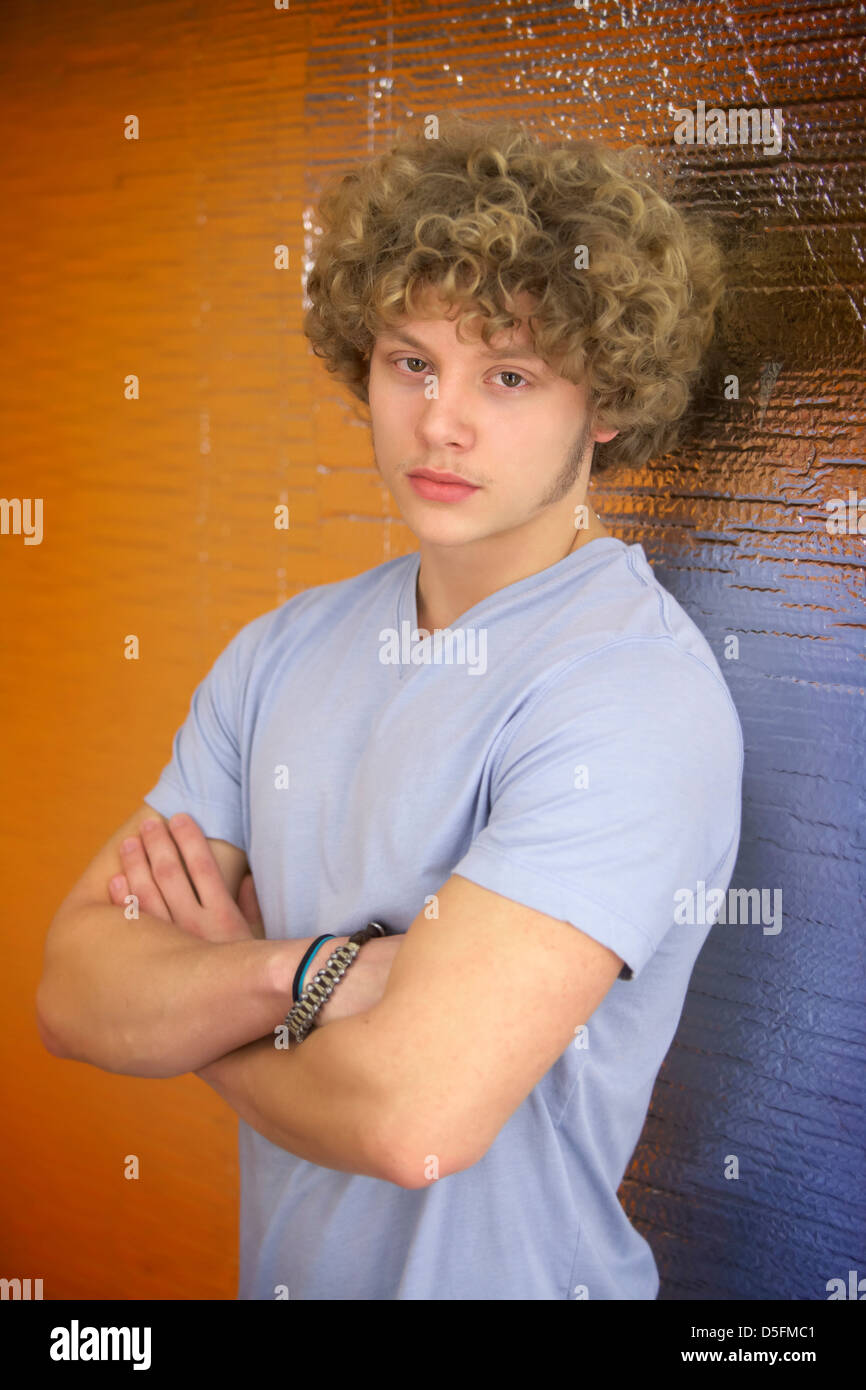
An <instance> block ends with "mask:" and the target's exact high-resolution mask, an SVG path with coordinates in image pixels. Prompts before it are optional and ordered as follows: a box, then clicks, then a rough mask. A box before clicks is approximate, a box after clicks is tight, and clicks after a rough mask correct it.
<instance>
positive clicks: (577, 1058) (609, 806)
mask: <svg viewBox="0 0 866 1390" xmlns="http://www.w3.org/2000/svg"><path fill="white" fill-rule="evenodd" d="M418 568H419V554H418V553H417V552H413V553H412V554H409V555H405V556H401V557H400V558H399V559H396V560H390V561H388V562H387V563H386V564H383V565H378V566H377V567H376V568H374V569H371V570H368V571H366V572H365V573H363V574H359V575H357V576H356V577H355V578H352V579H345V580H342V581H339V582H337V583H332V584H324V585H319V586H317V587H315V588H312V589H307V590H305V591H303V592H302V593H299V594H297V595H295V596H294V597H293V598H291V599H289V600H288V601H287V602H285V603H283V604H281V605H280V607H278V608H276V609H274V610H272V611H270V612H268V613H264V614H262V615H261V616H260V617H258V618H256V619H254V620H253V621H252V622H250V623H248V624H247V625H246V626H245V627H243V628H242V629H241V630H240V631H239V632H238V633H237V635H236V636H235V637H234V638H233V640H232V641H231V642H229V644H228V646H227V647H226V648H225V649H224V651H223V652H222V653H221V654H220V656H219V657H218V658H217V660H216V661H215V663H214V665H213V667H212V668H211V670H210V672H209V673H208V674H207V676H206V677H205V678H204V680H203V681H202V682H201V684H200V685H199V686H198V688H197V689H196V691H195V693H194V695H193V698H192V704H191V709H190V713H189V715H188V717H187V719H186V722H185V723H184V724H183V725H182V727H181V728H180V729H179V730H178V732H177V734H176V736H175V739H174V746H173V757H172V760H171V762H170V763H169V764H168V766H167V767H166V768H165V770H164V771H163V773H162V775H161V777H160V779H159V781H158V783H157V784H156V786H155V787H154V788H152V790H151V791H149V792H148V793H147V794H146V796H145V798H144V799H145V800H146V801H147V802H148V803H149V804H150V805H151V806H153V807H154V808H155V809H156V810H157V811H159V812H160V813H161V814H162V815H164V816H171V815H174V813H175V812H177V811H186V812H188V813H189V814H190V815H192V816H193V817H194V818H195V820H196V821H197V822H198V824H199V825H200V826H201V828H202V830H203V831H204V833H205V835H207V836H209V837H214V838H218V839H223V840H228V841H229V842H231V843H232V844H235V845H238V846H240V847H241V848H243V849H244V850H245V851H246V854H247V858H248V860H249V863H250V867H251V869H252V873H253V877H254V881H255V885H256V891H257V894H258V898H259V902H260V904H261V908H262V915H263V918H264V922H265V926H266V932H267V936H268V937H269V938H287V937H290V938H291V937H294V938H300V937H314V936H318V935H319V934H320V933H322V932H333V933H334V934H335V935H344V934H349V933H351V932H353V931H357V930H358V929H359V928H360V927H363V926H364V925H365V924H366V923H367V922H368V921H370V920H371V919H376V920H381V921H384V922H386V923H387V924H388V925H389V926H390V927H391V928H393V929H395V930H397V931H400V932H404V931H406V930H408V928H409V927H410V925H411V923H412V922H413V921H414V919H415V918H416V917H417V916H418V915H419V913H421V912H422V911H423V910H424V908H425V904H426V902H427V901H428V897H429V895H431V894H435V893H437V892H438V890H439V889H440V888H441V887H442V885H443V884H444V883H445V882H446V880H447V879H448V878H449V877H450V876H451V875H452V874H454V873H458V874H461V875H463V877H464V878H468V879H471V880H472V881H473V882H475V883H478V884H480V885H481V886H482V887H484V888H489V889H492V890H493V891H494V892H496V893H500V894H502V895H503V896H504V897H507V898H511V899H513V900H515V901H516V902H519V903H523V904H525V905H526V906H528V907H531V908H536V909H537V910H538V911H540V912H544V913H547V914H549V915H550V916H551V917H555V918H557V919H560V920H563V921H565V922H569V923H571V924H572V925H574V926H575V927H578V928H579V929H580V930H581V931H584V932H586V933H588V934H589V935H590V936H592V937H594V938H595V939H596V940H597V941H600V942H602V943H603V944H604V945H605V946H608V947H610V948H611V949H612V950H613V951H615V952H616V953H617V954H618V955H620V956H621V957H622V958H623V960H624V961H625V966H624V967H623V971H622V972H621V977H620V978H619V979H618V980H616V982H615V983H614V985H613V987H612V988H611V990H610V992H609V993H608V995H607V996H606V997H605V999H604V1000H603V1002H602V1004H601V1005H600V1006H599V1008H598V1009H597V1010H596V1012H595V1013H594V1014H593V1015H592V1017H591V1019H590V1020H589V1023H588V1026H587V1028H586V1029H585V1030H583V1031H582V1032H578V1033H577V1034H576V1035H575V1039H574V1041H573V1042H570V1043H569V1045H568V1047H567V1048H566V1050H565V1052H564V1053H563V1054H562V1056H561V1057H560V1058H559V1060H558V1061H557V1062H556V1063H555V1064H554V1065H553V1066H552V1067H551V1068H550V1070H549V1071H548V1072H547V1073H546V1075H545V1076H544V1077H543V1078H542V1079H541V1081H540V1082H539V1083H538V1085H537V1086H536V1087H535V1088H534V1089H533V1090H532V1091H531V1092H530V1094H529V1095H528V1096H527V1098H526V1100H525V1101H524V1102H523V1103H522V1105H520V1106H519V1108H518V1109H517V1110H516V1111H515V1113H514V1114H513V1115H512V1116H511V1118H510V1119H509V1120H508V1122H507V1123H506V1125H505V1126H504V1128H503V1129H502V1130H501V1132H500V1133H499V1135H498V1136H497V1138H496V1140H495V1141H494V1143H493V1145H492V1146H491V1148H490V1149H489V1150H488V1152H487V1154H486V1155H485V1156H484V1158H483V1159H482V1160H481V1161H480V1162H479V1163H476V1164H475V1165H474V1166H473V1167H471V1168H468V1169H465V1170H464V1171H462V1172H459V1173H455V1174H453V1175H452V1176H450V1177H446V1178H443V1179H440V1180H439V1181H436V1182H431V1183H430V1185H429V1187H426V1188H424V1189H419V1190H407V1189H404V1188H401V1187H398V1186H396V1185H394V1184H392V1183H389V1182H384V1181H380V1180H378V1179H375V1178H369V1177H364V1176H354V1175H352V1174H348V1173H339V1172H335V1171H333V1170H331V1169H328V1168H322V1167H319V1166H318V1165H317V1164H313V1163H309V1162H307V1161H306V1160H304V1159H301V1158H297V1157H295V1156H294V1155H293V1154H290V1153H287V1152H286V1151H285V1150H284V1149H280V1148H278V1147H277V1146H275V1145H274V1144H272V1143H271V1142H270V1141H269V1140H267V1139H265V1138H263V1137H262V1136H261V1135H259V1134H258V1133H256V1131H255V1130H254V1129H252V1128H250V1127H249V1126H248V1125H247V1124H246V1123H244V1122H243V1121H239V1124H240V1132H239V1146H240V1176H241V1212H240V1218H241V1219H240V1241H241V1244H240V1282H239V1290H238V1297H239V1298H242V1299H269V1300H270V1299H274V1298H275V1297H277V1296H278V1294H277V1290H278V1289H280V1288H281V1287H282V1286H286V1287H287V1288H288V1296H289V1298H292V1299H352V1300H354V1299H461V1300H462V1299H481V1300H487V1299H576V1298H586V1297H588V1298H590V1299H654V1298H655V1297H656V1295H657V1293H658V1287H659V1278H658V1272H657V1269H656V1264H655V1261H654V1259H653V1254H652V1251H651V1249H650V1246H649V1244H648V1243H647V1241H646V1240H645V1239H644V1238H643V1237H642V1236H641V1235H640V1234H639V1233H638V1232H637V1231H636V1230H635V1229H634V1227H633V1226H632V1225H631V1223H630V1222H629V1220H628V1218H627V1217H626V1215H625V1212H624V1211H623V1208H622V1206H621V1205H620V1202H619V1200H618V1198H617V1190H618V1188H619V1185H620V1182H621V1180H622V1177H623V1174H624V1172H625V1169H626V1167H627V1166H628V1163H629V1161H630V1159H631V1156H632V1153H633V1152H634V1149H635V1147H636V1145H637V1142H638V1139H639V1138H640V1134H641V1130H642V1127H643V1124H644V1120H645V1118H646V1113H647V1110H648V1107H649V1102H650V1097H651V1093H652V1088H653V1083H654V1081H655V1078H656V1075H657V1073H658V1070H659V1068H660V1066H661V1064H662V1061H663V1060H664V1057H665V1054H666V1053H667V1051H668V1049H669V1047H670V1045H671V1042H672V1040H673V1036H674V1032H675V1030H676V1027H677V1023H678V1021H679V1018H680V1014H681V1012H682V1007H683V1002H684V998H685V994H686V990H687V988H688V984H689V978H690V976H691V973H692V968H693V966H694V963H695V959H696V957H697V954H698V952H699V950H700V948H701V946H702V944H703V942H704V940H705V938H706V935H707V933H708V931H709V930H710V923H711V921H712V920H713V918H712V913H711V912H706V911H703V912H702V910H701V909H702V905H703V903H704V898H705V895H706V894H708V893H709V892H710V890H711V889H713V888H715V889H719V890H721V892H722V893H724V892H726V890H727V887H728V883H729V880H730V876H731V872H732V869H733V865H734V861H735V858H736V854H737V847H738V842H739V834H740V806H741V781H742V760H743V743H742V732H741V728H740V722H739V719H738V717H737V713H736V710H735V708H734V705H733V703H732V701H731V697H730V694H729V692H728V689H727V686H726V684H725V682H724V679H723V677H722V675H721V672H720V670H719V667H718V664H717V662H716V660H715V658H714V656H713V654H712V652H711V650H710V648H709V646H708V644H707V642H706V641H705V639H704V638H703V636H702V635H701V633H700V632H699V631H698V629H697V627H696V626H695V624H694V623H693V622H692V620H691V619H690V618H689V617H688V615H687V614H686V613H685V612H684V610H683V609H682V608H681V607H680V605H679V604H678V603H677V602H676V600H675V599H674V598H673V596H672V595H671V594H669V593H668V592H667V590H666V589H664V588H663V587H662V586H661V585H660V584H659V583H658V581H657V580H656V578H655V576H654V574H653V572H652V570H651V568H650V566H649V564H648V562H647V558H646V555H645V553H644V550H643V547H642V546H640V545H626V544H625V543H624V542H622V541H620V540H617V539H615V538H614V537H610V536H606V537H602V538H600V539H597V540H594V541H591V542H588V543H585V544H584V545H583V546H581V547H580V549H578V550H575V551H573V552H572V553H571V554H570V555H567V556H566V557H565V558H564V559H563V560H560V561H559V562H558V563H557V564H555V565H552V566H551V567H550V568H548V569H545V570H541V571H540V572H538V573H537V574H533V575H530V576H529V577H528V578H526V579H522V580H519V581H518V582H517V583H515V584H510V585H508V586H507V587H506V588H504V589H500V590H499V591H498V592H497V593H494V594H491V596H490V597H489V598H487V599H485V600H483V601H482V602H481V603H479V604H476V606H475V607H474V608H472V609H470V610H469V611H468V612H466V613H465V614H463V615H462V616H461V617H460V618H459V619H458V620H456V623H455V626H454V628H452V629H451V630H450V636H449V634H445V637H443V636H441V635H440V637H439V638H438V639H437V637H436V636H435V635H433V636H428V637H426V638H425V639H423V640H419V639H418V637H417V634H416V622H417V614H416V587H415V586H416V578H417V574H418ZM437 653H438V656H437ZM683 894H685V895H686V899H688V898H689V895H691V899H690V900H691V901H692V904H693V907H694V911H693V912H691V913H689V912H688V911H687V910H686V911H685V912H684V911H683V908H682V904H683V902H684V901H685V899H684V897H683ZM678 904H679V905H680V906H679V907H678ZM695 918H697V921H696V922H695V921H694V919H695ZM690 919H691V922H692V923H693V924H690ZM443 1023H444V1026H446V1027H447V1026H448V1020H447V1019H445V1020H444V1021H443ZM283 1296H284V1295H283Z"/></svg>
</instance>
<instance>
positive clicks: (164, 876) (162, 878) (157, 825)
mask: <svg viewBox="0 0 866 1390" xmlns="http://www.w3.org/2000/svg"><path fill="white" fill-rule="evenodd" d="M140 831H141V838H142V840H143V842H144V848H145V851H146V853H147V858H148V860H149V862H150V867H151V870H152V872H153V877H154V879H155V881H156V885H157V887H158V889H159V891H160V893H161V894H162V896H163V898H164V899H165V901H166V903H167V905H168V910H169V912H170V913H171V916H172V921H174V922H184V923H188V922H190V921H192V920H195V919H196V918H197V917H198V915H199V913H200V911H201V909H200V906H199V902H198V899H197V898H196V896H195V893H194V892H193V887H192V884H191V883H190V880H189V878H188V877H187V871H186V868H185V866H184V864H183V861H182V860H181V857H180V855H179V854H178V848H177V845H176V844H175V843H174V840H173V839H172V837H171V835H170V834H169V831H168V827H167V826H166V824H165V822H164V821H161V820H154V821H143V822H142V824H141V826H140Z"/></svg>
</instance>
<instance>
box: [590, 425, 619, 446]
mask: <svg viewBox="0 0 866 1390" xmlns="http://www.w3.org/2000/svg"><path fill="white" fill-rule="evenodd" d="M618 434H619V430H605V429H602V427H601V426H600V425H599V426H597V428H595V429H594V430H593V432H592V437H593V439H594V440H595V442H596V444H607V443H609V442H610V440H611V439H615V438H616V436H617V435H618Z"/></svg>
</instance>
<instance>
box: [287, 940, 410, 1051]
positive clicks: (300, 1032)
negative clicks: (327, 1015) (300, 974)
mask: <svg viewBox="0 0 866 1390" xmlns="http://www.w3.org/2000/svg"><path fill="white" fill-rule="evenodd" d="M387 935H388V928H387V927H384V926H383V925H382V923H381V922H368V923H367V925H366V927H364V928H363V930H362V931H356V932H355V933H354V934H353V935H352V936H350V937H349V940H348V941H347V942H346V944H345V945H344V946H338V947H337V949H336V951H333V952H332V953H331V955H330V956H329V957H328V959H327V960H326V962H325V964H324V965H323V966H322V968H321V970H317V971H316V974H315V975H314V976H313V978H312V980H309V981H308V982H307V984H305V985H304V988H303V992H302V993H301V997H300V999H299V1000H298V1002H297V1004H295V1005H294V1006H293V1007H292V1008H291V1009H290V1010H289V1012H288V1013H287V1014H286V1020H285V1022H286V1027H287V1028H288V1030H289V1032H290V1033H291V1035H292V1037H293V1038H294V1039H295V1042H303V1041H304V1038H305V1037H306V1036H307V1034H308V1033H309V1032H310V1029H311V1028H312V1026H313V1020H314V1019H315V1017H316V1014H317V1013H318V1012H319V1009H320V1008H321V1007H322V1005H323V1004H324V1003H325V1002H326V1000H328V999H330V997H331V995H332V994H333V992H334V990H335V989H336V987H337V985H338V984H339V983H340V981H341V980H342V978H343V976H344V975H345V973H346V971H347V970H348V969H349V966H350V965H351V964H352V961H353V960H354V959H355V957H356V956H357V954H358V952H359V951H360V949H361V947H362V946H363V945H364V943H365V942H366V941H369V940H370V939H371V938H372V937H374V936H387Z"/></svg>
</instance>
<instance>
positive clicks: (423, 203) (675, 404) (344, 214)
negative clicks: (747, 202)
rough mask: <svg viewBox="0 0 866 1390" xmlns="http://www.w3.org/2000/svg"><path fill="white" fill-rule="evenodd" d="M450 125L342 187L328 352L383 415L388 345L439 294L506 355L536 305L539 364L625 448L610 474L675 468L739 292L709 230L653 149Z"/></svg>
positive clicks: (330, 217) (320, 343)
mask: <svg viewBox="0 0 866 1390" xmlns="http://www.w3.org/2000/svg"><path fill="white" fill-rule="evenodd" d="M437 119H438V122H439V127H438V136H437V137H436V138H434V139H426V138H425V136H424V134H423V133H422V134H416V135H408V136H404V135H403V134H402V132H400V133H398V143H396V144H395V145H394V146H393V147H392V148H391V150H390V151H389V152H385V153H383V154H381V155H379V156H377V157H374V158H371V159H370V160H368V161H365V162H364V163H362V164H359V165H356V166H354V167H352V168H351V169H350V171H349V172H348V173H343V174H339V173H338V174H337V175H335V176H334V177H333V179H332V180H331V181H330V182H329V184H328V185H326V187H325V190H324V191H323V193H322V196H321V198H320V201H319V217H320V219H321V223H322V236H321V238H320V240H319V243H318V245H317V248H316V254H315V258H314V260H313V263H312V267H311V269H310V272H309V275H308V278H307V286H306V289H307V296H308V299H309V301H310V306H311V307H309V308H308V310H307V312H306V314H305V316H304V324H303V327H304V332H305V334H306V336H307V337H308V338H309V340H310V342H311V343H312V346H313V352H314V353H315V354H316V356H317V357H321V358H323V359H324V360H325V363H326V366H327V368H328V371H330V372H331V373H333V374H334V375H336V376H337V377H338V378H339V379H340V380H341V381H343V382H344V383H345V384H346V385H347V386H348V387H349V389H350V390H351V392H352V393H353V395H354V396H356V397H357V398H358V400H360V401H363V402H364V403H365V404H367V405H368V404H369V400H368V395H367V384H368V381H369V370H370V355H371V353H372V350H373V345H374V343H375V340H376V337H377V335H378V334H379V333H381V332H383V331H384V330H385V329H386V328H393V327H395V326H396V324H397V323H398V322H399V320H400V319H402V318H403V317H404V316H408V317H410V318H411V317H417V316H419V314H418V303H419V297H420V296H421V295H422V294H423V292H424V291H425V290H426V289H427V288H428V287H434V288H435V289H436V290H437V291H438V293H439V294H440V295H442V296H443V298H444V299H445V300H446V301H447V303H448V304H450V305H452V306H453V307H454V308H455V309H457V310H458V312H459V316H460V323H461V324H462V323H463V322H468V321H469V320H472V319H479V318H480V319H481V337H482V339H483V341H484V343H485V345H486V346H488V347H489V346H490V345H491V339H492V338H493V337H494V336H495V335H496V334H497V333H500V332H503V331H509V330H513V329H514V328H515V327H516V326H517V325H518V324H519V322H520V320H519V318H516V317H515V316H514V315H513V314H512V313H510V312H509V308H508V305H509V303H510V302H511V301H512V299H513V296H515V295H517V294H519V293H521V292H522V291H526V292H528V293H529V294H530V295H531V296H532V299H533V304H534V307H533V310H532V314H531V317H530V327H531V331H532V335H533V344H534V350H535V351H536V352H537V353H538V354H539V356H541V357H542V358H543V359H544V360H545V361H547V362H548V363H550V364H551V365H552V366H553V367H554V368H555V370H557V371H558V372H559V373H560V374H561V375H562V376H563V377H565V378H566V379H567V380H570V381H572V382H575V383H578V382H580V381H584V382H585V383H586V386H587V389H588V393H589V401H590V404H591V408H592V410H593V419H594V421H595V423H596V424H597V425H598V426H599V427H601V428H607V429H616V430H618V431H619V434H618V435H617V436H616V437H615V438H614V439H612V440H611V441H610V442H609V443H606V444H601V445H598V446H597V448H596V455H595V458H596V462H595V467H596V470H597V471H603V470H604V469H606V468H609V467H611V466H613V465H616V464H627V465H631V466H634V467H640V466H641V465H643V464H644V463H646V462H648V461H649V460H650V459H651V458H655V457H659V456H662V455H664V454H666V453H667V452H668V451H669V450H670V449H671V447H672V446H673V444H674V443H675V442H676V440H677V438H678V435H679V430H680V424H681V419H682V417H683V415H684V412H685V410H686V408H687V406H688V404H689V401H690V397H691V394H692V390H693V388H694V387H695V385H696V384H697V382H698V379H699V377H700V375H701V364H702V360H703V358H704V354H705V350H706V348H707V347H708V345H709V343H710V340H711V338H712V335H713V328H714V314H715V310H716V306H717V304H718V301H719V298H720V296H721V293H722V284H723V276H722V256H721V252H720V249H719V246H718V244H717V243H716V241H715V239H714V237H713V235H712V233H711V231H710V229H709V227H708V226H707V224H706V222H705V221H704V220H702V219H698V218H696V217H694V216H690V215H687V214H684V213H683V212H681V211H679V210H678V209H677V208H675V207H674V206H673V205H672V203H671V201H670V200H669V196H668V194H667V192H666V188H667V182H668V178H669V176H668V175H667V173H666V171H664V170H663V169H662V166H661V164H660V163H659V162H658V161H657V160H653V158H652V156H650V154H649V152H648V151H647V150H646V149H644V148H642V147H640V146H632V147H630V148H629V149H626V150H621V151H617V150H613V149H611V148H610V147H608V146H606V145H603V144H601V143H599V142H597V141H594V140H588V139H579V140H558V141H556V142H543V143H542V142H541V141H540V140H539V139H538V138H536V137H535V136H534V135H533V134H532V133H531V132H529V131H528V130H527V129H526V128H525V126H524V125H523V123H522V122H515V121H509V120H500V121H493V122H490V123H484V124H482V123H480V122H477V121H472V120H468V119H466V118H465V117H462V116H459V115H456V114H453V113H445V114H443V115H441V116H440V117H438V118H437ZM579 247H585V248H586V253H578V248H579ZM584 261H586V268H576V266H578V262H580V264H583V262H584ZM512 307H513V303H512ZM420 316H422V317H423V315H420ZM459 333H460V329H459V327H458V335H459Z"/></svg>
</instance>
